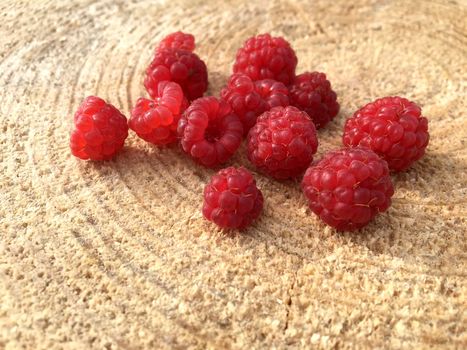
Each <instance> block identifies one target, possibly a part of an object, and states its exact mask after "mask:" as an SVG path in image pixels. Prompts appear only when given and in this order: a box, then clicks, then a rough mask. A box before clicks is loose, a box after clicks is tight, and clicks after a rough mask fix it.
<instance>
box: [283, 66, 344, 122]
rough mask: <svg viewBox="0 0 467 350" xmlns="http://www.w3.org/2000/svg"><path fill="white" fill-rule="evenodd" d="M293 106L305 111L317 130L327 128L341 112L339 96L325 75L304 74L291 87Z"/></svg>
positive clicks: (297, 77) (315, 73)
mask: <svg viewBox="0 0 467 350" xmlns="http://www.w3.org/2000/svg"><path fill="white" fill-rule="evenodd" d="M289 98H290V104H291V105H292V106H295V107H297V108H298V109H301V110H302V111H305V112H306V113H307V114H308V115H309V116H310V118H311V119H312V120H313V123H315V126H316V128H317V129H319V128H322V127H323V126H325V125H326V124H327V123H329V121H331V120H332V119H333V118H334V117H335V116H336V115H337V113H338V112H339V103H338V102H337V95H336V93H335V92H334V91H333V90H332V88H331V83H330V82H329V80H327V79H326V75H325V74H324V73H319V72H312V73H309V72H307V73H303V74H300V75H297V76H296V77H295V80H294V82H293V83H292V84H291V85H290V86H289Z"/></svg>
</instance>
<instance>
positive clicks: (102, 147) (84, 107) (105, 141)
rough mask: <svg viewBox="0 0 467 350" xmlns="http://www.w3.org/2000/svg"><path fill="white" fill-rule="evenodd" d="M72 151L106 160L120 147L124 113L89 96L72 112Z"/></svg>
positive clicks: (124, 129) (124, 128)
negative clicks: (73, 126)
mask: <svg viewBox="0 0 467 350" xmlns="http://www.w3.org/2000/svg"><path fill="white" fill-rule="evenodd" d="M74 125H75V128H74V129H73V131H72V132H71V137H70V148H71V153H72V154H73V155H74V156H76V157H78V158H81V159H85V160H86V159H91V160H108V159H111V158H112V157H113V156H114V155H115V154H116V153H117V152H118V151H120V150H121V149H122V148H123V144H124V143H125V139H126V138H127V136H128V124H127V120H126V117H125V116H124V115H123V114H122V113H120V111H119V110H118V109H117V108H115V107H114V106H112V105H111V104H110V103H106V102H105V101H104V100H103V99H101V98H99V97H96V96H89V97H86V98H85V99H84V101H83V102H82V103H81V105H80V106H79V108H78V110H77V111H76V113H75V116H74Z"/></svg>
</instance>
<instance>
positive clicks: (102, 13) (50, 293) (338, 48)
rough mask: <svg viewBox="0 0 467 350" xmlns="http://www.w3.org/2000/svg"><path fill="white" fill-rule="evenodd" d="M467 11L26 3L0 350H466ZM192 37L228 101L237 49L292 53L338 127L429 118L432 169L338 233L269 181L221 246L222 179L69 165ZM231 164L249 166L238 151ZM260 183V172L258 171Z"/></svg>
mask: <svg viewBox="0 0 467 350" xmlns="http://www.w3.org/2000/svg"><path fill="white" fill-rule="evenodd" d="M466 9H467V6H466V3H465V2H463V3H461V2H456V1H442V0H439V1H429V2H428V1H383V0H381V1H363V0H360V1H346V0H342V1H298V0H297V1H295V0H294V1H288V2H285V1H284V2H281V1H232V2H225V3H221V2H218V1H214V0H212V1H185V2H180V1H169V0H167V1H164V2H159V3H154V2H152V1H133V2H130V1H110V0H109V1H101V2H96V3H94V2H91V1H80V2H70V1H29V2H16V1H14V2H13V1H11V2H6V1H4V2H2V3H1V5H0V87H1V89H0V101H1V102H0V128H1V129H0V130H1V131H0V349H3V348H5V349H21V348H27V349H166V348H167V349H168V348H173V349H185V348H190V349H202V348H210V349H229V348H232V349H274V348H276V349H285V348H291V349H293V348H312V347H316V348H368V349H374V348H406V349H414V348H427V347H430V346H431V347H434V348H459V349H460V348H465V347H466V346H467V333H466V332H467V330H466V327H467V326H466V324H467V315H466V311H465V310H466V294H467V282H466V275H467V267H466V266H467V264H466V250H467V247H466V241H467V235H466V216H467V208H466V196H467V179H466V170H467V155H466V147H467V146H466V142H467V141H466V135H467V119H466V110H467V100H466V81H467V76H466V68H467V59H466V57H467V25H466V23H467V22H466V18H467V10H466ZM179 29H182V30H185V31H187V32H191V33H193V34H194V35H195V36H196V38H197V53H198V54H199V55H200V56H201V57H202V58H203V59H204V60H205V61H206V63H207V65H208V67H209V79H210V89H209V93H210V94H214V95H217V94H218V93H219V89H220V88H221V87H222V85H223V84H224V83H225V81H226V79H227V77H228V75H229V73H230V71H231V66H232V62H233V59H234V55H235V52H236V49H237V48H238V47H239V46H240V45H241V44H242V42H243V41H244V40H245V39H246V38H248V37H250V36H252V35H255V34H258V33H261V32H271V33H272V34H274V35H282V36H285V37H286V38H287V39H288V40H289V41H290V42H291V44H292V45H293V47H294V48H295V50H296V52H297V55H298V57H299V66H298V72H302V71H305V70H319V71H323V72H325V73H326V74H327V75H328V77H329V79H330V80H331V81H332V84H333V86H334V88H335V89H336V91H337V93H338V96H339V101H340V103H341V105H342V110H341V112H340V114H339V116H338V117H337V118H336V119H335V121H334V122H332V123H330V124H329V126H328V127H326V128H325V129H324V130H321V131H320V132H319V139H320V148H319V154H318V155H319V156H320V155H322V154H323V153H324V152H326V151H328V150H331V149H333V148H336V147H339V146H340V145H341V133H342V126H343V123H344V120H345V118H346V117H348V116H349V115H350V114H351V113H352V112H353V111H354V110H355V109H356V108H358V107H359V106H362V105H363V104H365V103H367V102H369V101H371V100H373V99H375V98H377V97H381V96H385V95H396V94H397V95H403V96H406V97H408V98H409V99H412V100H414V101H416V102H418V103H420V104H421V105H422V106H423V111H424V114H425V115H426V116H427V117H428V118H429V120H430V132H431V143H430V145H429V148H428V152H427V155H426V157H425V158H424V159H422V160H421V161H419V162H418V163H417V164H416V165H415V166H414V167H413V168H412V169H411V170H409V171H407V172H405V173H402V174H400V175H396V176H394V177H393V178H394V181H395V186H396V194H395V196H394V203H393V206H392V208H391V209H390V210H389V211H388V212H387V213H386V214H384V215H380V216H379V217H378V218H377V219H376V220H375V221H374V222H373V223H371V224H370V225H369V226H368V227H367V228H366V229H364V230H362V231H361V232H360V233H353V234H341V233H336V232H335V231H334V230H332V229H330V228H328V227H326V226H325V225H323V224H322V223H321V222H320V221H319V220H318V219H317V218H316V217H315V216H313V215H310V213H309V211H308V210H307V207H306V203H305V199H304V198H303V196H302V195H301V193H300V190H299V186H298V184H297V183H296V182H293V181H289V182H282V183H281V182H276V181H273V180H271V179H269V178H267V177H265V176H262V175H260V174H256V173H255V174H256V177H257V180H258V185H259V187H261V188H262V190H263V193H264V195H265V199H266V201H265V208H264V212H263V215H262V217H261V219H260V220H259V221H258V222H257V223H256V224H255V225H254V226H253V227H251V228H250V229H249V230H247V231H246V233H245V234H244V235H238V236H234V237H225V235H224V234H222V233H221V232H220V231H219V230H218V229H217V228H216V227H215V226H214V225H213V224H211V223H208V222H206V221H205V220H203V218H202V216H201V213H200V210H199V209H200V204H201V193H202V189H203V186H204V184H205V183H206V182H207V180H208V179H209V177H210V176H211V175H212V174H213V171H211V170H208V169H205V168H203V167H201V166H197V165H195V164H194V163H193V162H192V161H191V160H190V159H188V158H187V157H186V156H185V155H184V154H182V153H181V152H180V151H179V150H178V149H177V148H176V147H174V148H169V149H159V148H156V147H152V146H150V145H148V144H147V143H145V142H144V141H142V140H140V139H138V138H137V137H136V136H135V135H134V134H133V133H131V134H130V137H129V138H128V140H127V143H126V146H125V149H124V150H123V152H122V153H121V154H119V155H118V156H117V157H116V159H115V160H113V161H110V162H105V163H91V162H83V161H79V160H77V159H75V158H74V157H73V156H71V154H70V151H69V148H68V138H69V131H70V126H71V122H72V115H73V112H74V110H75V109H76V108H77V106H78V105H79V103H80V102H81V100H82V98H83V97H85V96H86V95H89V94H95V95H99V96H101V97H103V98H104V99H107V100H109V101H110V102H111V103H113V104H115V105H116V106H117V107H118V108H121V110H122V111H123V112H124V113H125V114H126V115H128V113H129V109H130V107H131V106H132V104H134V103H135V101H136V99H137V98H138V97H139V96H142V95H145V91H144V88H143V85H142V79H143V73H144V69H145V67H146V66H147V64H148V62H149V60H150V57H151V54H152V51H153V48H154V46H155V44H156V43H157V41H158V40H160V39H161V38H162V37H163V36H164V35H166V34H168V33H170V32H172V31H176V30H179ZM229 164H242V165H244V166H246V167H248V168H249V169H252V167H251V166H250V164H249V163H248V161H247V159H246V156H245V147H244V146H242V148H241V149H240V150H239V152H238V153H237V154H236V155H235V157H234V158H233V159H232V161H231V162H230V163H229ZM252 170H254V169H252Z"/></svg>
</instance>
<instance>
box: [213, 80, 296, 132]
mask: <svg viewBox="0 0 467 350" xmlns="http://www.w3.org/2000/svg"><path fill="white" fill-rule="evenodd" d="M288 94H289V91H288V90H287V88H286V86H285V85H284V84H282V83H280V82H278V81H275V80H271V79H264V80H258V81H255V82H253V81H252V80H251V79H250V77H248V76H247V75H245V74H239V73H237V74H233V75H232V76H231V77H230V79H229V82H228V84H227V86H226V87H225V88H224V89H222V91H221V96H222V98H223V99H225V100H226V101H227V102H228V103H229V104H230V106H231V107H232V109H233V111H234V112H235V114H237V115H238V116H239V118H240V120H241V122H242V124H243V133H244V135H246V134H247V133H248V131H249V130H250V129H251V127H252V126H253V125H255V122H256V118H257V117H258V116H259V115H260V114H262V113H263V112H265V111H268V110H270V109H271V108H272V107H277V106H284V107H285V106H288V105H289V97H288Z"/></svg>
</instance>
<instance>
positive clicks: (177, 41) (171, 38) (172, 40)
mask: <svg viewBox="0 0 467 350" xmlns="http://www.w3.org/2000/svg"><path fill="white" fill-rule="evenodd" d="M165 49H182V50H186V51H190V52H193V50H194V49H195V37H194V36H193V35H191V34H186V33H183V32H175V33H171V34H169V35H167V36H166V37H165V38H164V39H162V40H161V42H160V44H159V46H158V47H157V50H165Z"/></svg>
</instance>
